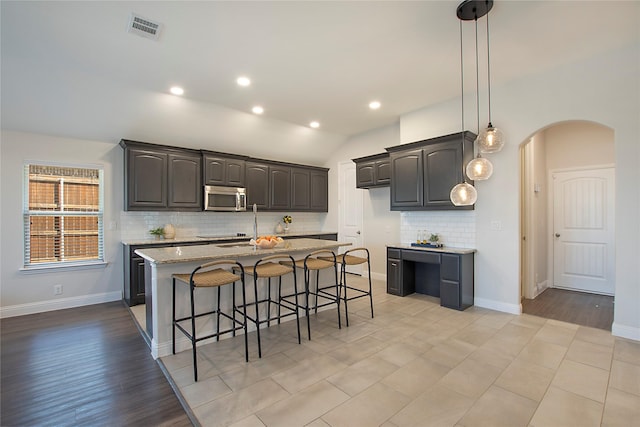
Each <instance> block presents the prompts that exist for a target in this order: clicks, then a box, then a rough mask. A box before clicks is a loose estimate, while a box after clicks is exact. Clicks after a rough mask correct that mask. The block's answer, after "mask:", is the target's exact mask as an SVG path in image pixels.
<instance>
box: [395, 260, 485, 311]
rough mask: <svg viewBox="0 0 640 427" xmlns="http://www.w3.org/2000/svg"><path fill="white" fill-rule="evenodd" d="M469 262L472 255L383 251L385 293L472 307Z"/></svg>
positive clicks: (450, 305) (449, 305) (453, 306)
mask: <svg viewBox="0 0 640 427" xmlns="http://www.w3.org/2000/svg"><path fill="white" fill-rule="evenodd" d="M473 261H474V254H473V253H462V254H460V253H441V252H436V251H428V250H414V249H404V248H387V293H389V294H393V295H398V296H405V295H409V294H412V293H414V292H417V293H421V294H425V295H431V296H434V297H439V298H440V305H441V306H443V307H447V308H453V309H456V310H464V309H466V308H467V307H470V306H472V305H473V286H474V285H473V283H474V278H473Z"/></svg>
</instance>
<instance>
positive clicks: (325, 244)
mask: <svg viewBox="0 0 640 427" xmlns="http://www.w3.org/2000/svg"><path fill="white" fill-rule="evenodd" d="M318 234H324V233H318ZM243 243H244V242H238V244H239V245H240V246H227V247H221V246H218V245H215V244H208V245H194V246H174V247H166V248H148V249H145V248H141V249H137V250H136V251H135V253H137V254H138V255H140V256H141V257H142V258H144V259H146V260H148V261H151V262H154V263H156V264H175V263H181V262H194V261H213V260H216V259H226V258H230V259H236V258H241V257H256V256H258V257H263V256H267V255H275V254H282V253H285V254H286V253H290V252H297V251H307V252H311V251H315V250H320V249H328V250H332V249H335V248H337V247H340V246H349V245H350V244H351V243H346V242H336V241H333V240H321V239H304V238H302V239H291V240H286V239H285V241H284V242H282V243H281V244H279V245H278V246H276V247H275V248H273V249H255V248H254V247H253V246H251V245H249V244H248V243H247V244H246V245H243ZM228 245H231V243H229V244H228Z"/></svg>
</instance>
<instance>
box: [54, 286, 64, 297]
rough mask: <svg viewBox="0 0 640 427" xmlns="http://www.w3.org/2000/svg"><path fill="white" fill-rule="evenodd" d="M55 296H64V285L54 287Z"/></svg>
mask: <svg viewBox="0 0 640 427" xmlns="http://www.w3.org/2000/svg"><path fill="white" fill-rule="evenodd" d="M53 294H54V295H62V285H53Z"/></svg>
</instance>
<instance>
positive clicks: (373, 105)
mask: <svg viewBox="0 0 640 427" xmlns="http://www.w3.org/2000/svg"><path fill="white" fill-rule="evenodd" d="M381 105H382V104H380V101H371V102H370V103H369V108H371V109H372V110H377V109H378V108H380V106H381Z"/></svg>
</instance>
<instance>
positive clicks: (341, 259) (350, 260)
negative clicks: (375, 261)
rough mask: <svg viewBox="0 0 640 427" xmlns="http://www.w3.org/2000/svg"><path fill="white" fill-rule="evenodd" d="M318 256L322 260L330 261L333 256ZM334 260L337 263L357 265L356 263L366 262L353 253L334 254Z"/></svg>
mask: <svg viewBox="0 0 640 427" xmlns="http://www.w3.org/2000/svg"><path fill="white" fill-rule="evenodd" d="M320 258H322V259H323V260H327V261H331V262H332V263H333V258H330V257H320ZM336 262H337V263H338V264H345V265H358V264H364V263H365V262H367V259H366V258H362V257H359V256H354V255H345V254H340V255H336Z"/></svg>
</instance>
